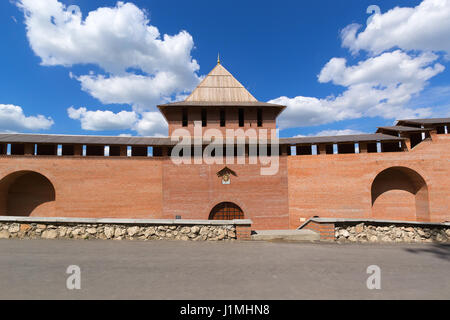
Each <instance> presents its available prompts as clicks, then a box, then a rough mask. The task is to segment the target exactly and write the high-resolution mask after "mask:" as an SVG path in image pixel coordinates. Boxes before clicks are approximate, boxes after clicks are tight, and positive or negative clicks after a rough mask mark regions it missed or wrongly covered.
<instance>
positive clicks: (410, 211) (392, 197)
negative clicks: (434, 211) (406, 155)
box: [371, 167, 430, 221]
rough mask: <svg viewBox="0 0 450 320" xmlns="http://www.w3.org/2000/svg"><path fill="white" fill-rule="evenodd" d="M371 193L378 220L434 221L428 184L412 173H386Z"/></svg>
mask: <svg viewBox="0 0 450 320" xmlns="http://www.w3.org/2000/svg"><path fill="white" fill-rule="evenodd" d="M371 192H372V216H373V217H374V218H375V219H395V220H417V221H429V220H430V210H429V203H428V187H427V183H426V182H425V180H424V179H423V178H422V176H421V175H420V174H418V173H417V172H416V171H414V170H412V169H409V168H406V167H391V168H388V169H386V170H383V171H382V172H380V173H379V174H378V175H377V176H376V178H375V179H374V181H373V183H372V190H371Z"/></svg>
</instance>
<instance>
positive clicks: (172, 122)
mask: <svg viewBox="0 0 450 320" xmlns="http://www.w3.org/2000/svg"><path fill="white" fill-rule="evenodd" d="M187 109H188V126H187V127H182V123H181V118H182V108H176V107H175V108H171V109H170V110H166V111H165V112H164V113H165V116H166V117H167V120H168V123H169V136H170V135H171V134H172V133H173V131H174V130H176V129H179V128H182V129H186V130H188V131H189V132H190V134H191V135H193V134H194V121H202V116H201V109H202V108H198V107H191V108H187ZM223 109H224V110H225V113H226V116H225V118H226V121H225V123H226V127H221V126H220V110H221V108H214V107H208V108H207V126H206V127H204V128H202V129H203V130H207V129H211V128H213V129H218V130H220V131H221V132H222V134H224V135H225V133H226V129H244V130H247V129H255V130H256V131H257V130H258V129H275V128H276V120H275V119H276V116H277V115H278V112H279V110H278V109H276V108H267V107H266V108H264V110H263V114H262V116H263V125H262V127H258V126H257V108H256V107H252V108H243V109H244V127H239V114H238V110H239V108H237V107H231V106H227V107H223ZM269 134H270V133H269Z"/></svg>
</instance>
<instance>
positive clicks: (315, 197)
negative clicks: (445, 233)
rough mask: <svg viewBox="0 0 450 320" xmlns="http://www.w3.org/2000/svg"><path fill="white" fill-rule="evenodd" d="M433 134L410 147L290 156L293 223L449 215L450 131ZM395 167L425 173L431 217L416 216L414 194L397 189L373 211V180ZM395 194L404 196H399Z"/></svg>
mask: <svg viewBox="0 0 450 320" xmlns="http://www.w3.org/2000/svg"><path fill="white" fill-rule="evenodd" d="M432 139H433V141H423V142H422V143H421V144H419V145H417V146H416V147H415V148H414V149H412V150H410V151H409V152H392V153H365V154H341V155H339V154H338V155H310V156H291V157H289V158H288V172H289V213H290V227H291V228H297V227H298V226H299V225H300V224H302V221H304V219H308V218H310V217H313V216H319V217H321V218H327V217H329V218H372V219H388V220H389V219H402V220H429V221H435V222H442V221H446V220H447V221H448V220H450V210H449V205H450V183H449V182H448V181H449V180H448V176H449V175H450V166H449V162H448V159H449V156H450V154H449V153H450V148H449V147H450V135H434V134H433V135H432ZM395 166H401V167H407V168H410V169H412V170H414V171H416V172H417V173H418V174H419V175H420V176H422V177H423V179H424V180H425V182H426V184H427V188H428V199H429V200H428V201H427V202H428V207H429V217H423V216H419V217H417V216H416V207H415V202H414V201H413V199H412V196H411V195H410V194H408V195H407V194H406V193H405V192H397V191H390V192H388V193H386V194H385V195H384V194H383V195H382V196H381V197H380V199H379V200H380V207H379V208H375V210H372V199H371V198H372V197H371V186H372V182H373V181H374V179H375V177H376V176H377V175H378V174H379V173H380V172H382V171H383V170H385V169H387V168H390V167H395ZM396 193H399V194H398V195H399V197H396V198H395V199H394V196H395V195H396ZM418 197H419V201H418V203H417V205H418V206H421V207H423V206H427V204H426V202H424V201H423V199H422V201H421V200H420V198H421V195H420V192H419V195H418ZM422 198H423V197H422ZM377 202H378V200H377ZM396 203H397V205H396ZM376 205H377V206H378V203H376ZM383 207H384V208H383ZM398 207H400V209H398ZM380 208H381V209H380ZM379 209H380V210H379ZM422 211H423V210H422ZM302 218H303V219H302Z"/></svg>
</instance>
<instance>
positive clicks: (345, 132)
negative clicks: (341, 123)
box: [312, 129, 365, 137]
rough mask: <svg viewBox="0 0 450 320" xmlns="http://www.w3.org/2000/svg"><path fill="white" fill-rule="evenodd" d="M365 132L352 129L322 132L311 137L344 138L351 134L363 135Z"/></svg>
mask: <svg viewBox="0 0 450 320" xmlns="http://www.w3.org/2000/svg"><path fill="white" fill-rule="evenodd" d="M364 133H365V132H362V131H359V130H353V129H342V130H323V131H320V132H318V133H316V134H314V135H312V136H316V137H328V136H346V135H353V134H364Z"/></svg>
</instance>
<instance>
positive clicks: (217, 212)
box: [209, 202, 244, 220]
mask: <svg viewBox="0 0 450 320" xmlns="http://www.w3.org/2000/svg"><path fill="white" fill-rule="evenodd" d="M233 219H244V212H242V209H241V208H239V206H237V205H235V204H234V203H232V202H222V203H219V204H218V205H216V206H215V207H214V208H213V209H212V210H211V213H210V214H209V220H233Z"/></svg>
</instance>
